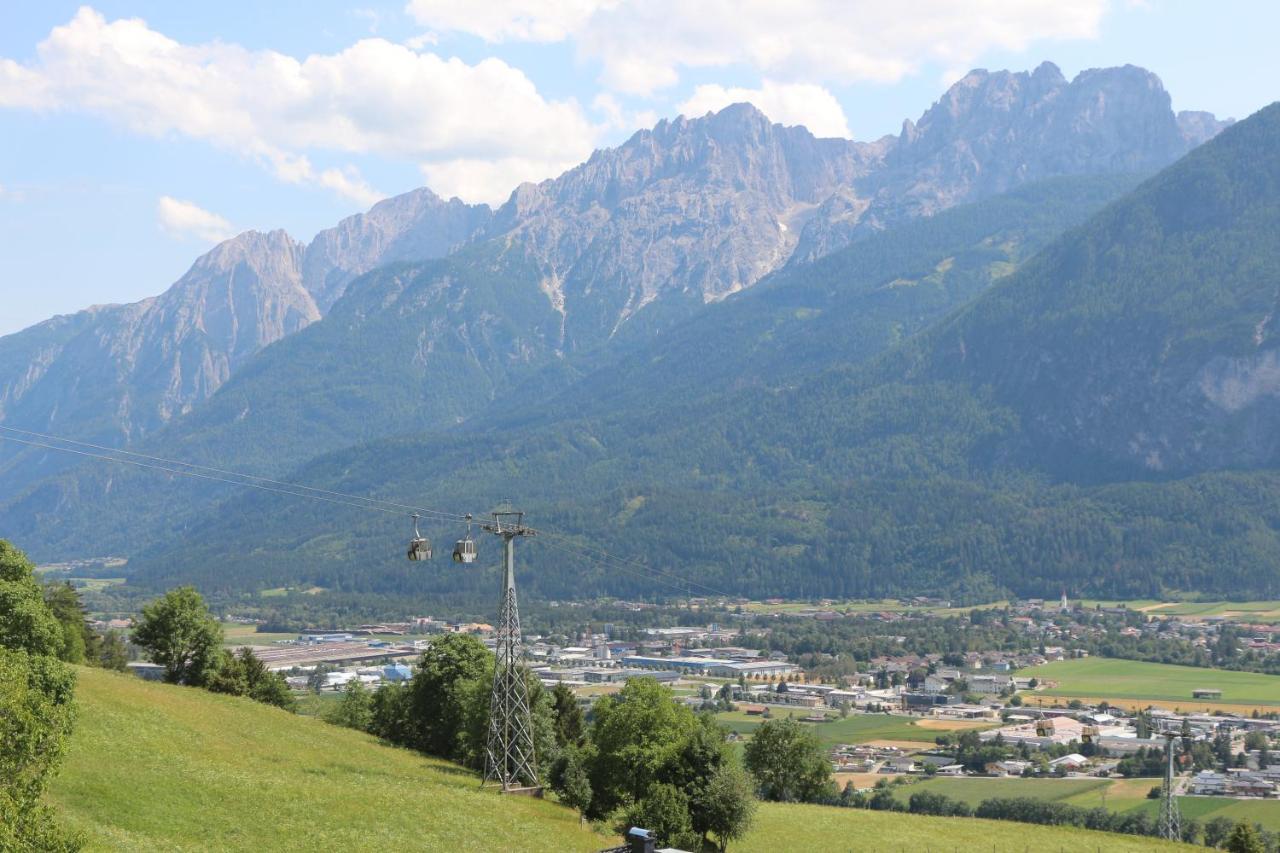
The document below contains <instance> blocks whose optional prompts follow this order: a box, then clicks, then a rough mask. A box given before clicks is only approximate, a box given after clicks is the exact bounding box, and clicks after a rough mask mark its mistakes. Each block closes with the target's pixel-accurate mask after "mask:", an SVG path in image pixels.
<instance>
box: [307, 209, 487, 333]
mask: <svg viewBox="0 0 1280 853" xmlns="http://www.w3.org/2000/svg"><path fill="white" fill-rule="evenodd" d="M492 216H493V212H492V211H491V210H490V209H489V206H488V205H484V204H474V205H473V204H466V203H464V202H462V201H460V200H458V199H456V198H454V199H450V200H449V201H444V200H443V199H441V198H440V197H439V196H438V195H436V194H435V193H433V192H432V191H431V190H429V189H427V188H425V187H423V188H421V189H416V190H413V191H412V192H407V193H405V194H404V195H398V196H396V197H395V198H389V199H386V200H385V201H380V202H378V203H377V204H375V205H374V206H373V207H372V208H371V209H370V210H369V212H368V213H359V214H356V215H355V216H350V217H347V218H346V219H344V220H342V221H341V222H339V223H338V224H337V225H336V226H335V227H333V228H329V229H326V230H324V231H321V232H320V233H319V234H317V235H316V237H315V239H314V240H312V241H311V243H310V245H308V246H307V250H306V253H305V254H304V256H303V262H302V273H303V284H304V286H305V287H306V288H307V290H308V291H310V293H311V295H312V296H313V297H314V298H315V300H316V305H317V306H319V308H320V310H321V311H322V312H326V313H327V312H328V310H329V307H330V306H331V305H333V303H334V302H336V301H337V300H338V298H339V297H340V296H342V294H343V292H344V291H345V290H346V287H347V284H348V283H349V282H350V281H351V280H352V279H353V278H355V277H356V276H359V275H361V274H363V273H366V272H368V271H369V270H371V269H373V268H374V267H377V266H380V265H382V264H388V263H392V262H394V261H422V260H428V259H431V258H442V257H444V256H445V255H447V254H449V253H450V252H452V251H453V250H454V249H456V248H458V247H459V246H461V245H463V244H465V243H467V242H468V241H470V240H471V239H472V238H473V237H474V236H475V235H476V233H477V232H478V231H479V230H480V229H482V228H483V227H484V226H485V225H487V224H488V222H489V220H490V219H491V218H492Z"/></svg>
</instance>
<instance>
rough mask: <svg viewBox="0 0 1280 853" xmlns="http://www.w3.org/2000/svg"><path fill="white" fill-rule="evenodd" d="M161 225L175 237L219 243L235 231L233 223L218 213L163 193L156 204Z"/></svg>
mask: <svg viewBox="0 0 1280 853" xmlns="http://www.w3.org/2000/svg"><path fill="white" fill-rule="evenodd" d="M156 215H157V216H158V217H159V218H160V226H161V227H162V228H164V230H165V231H167V232H169V233H170V234H172V235H173V236H174V237H195V238H197V239H199V240H204V241H206V242H209V243H219V242H221V241H223V240H226V239H227V238H229V237H231V236H232V234H233V233H234V232H233V231H232V228H231V223H230V222H228V221H227V220H225V219H223V218H222V217H221V216H219V215H218V214H216V213H211V212H210V211H207V210H205V209H204V208H203V207H200V206H199V205H197V204H195V203H194V202H190V201H183V200H181V199H177V198H173V197H171V196H167V195H162V196H160V201H159V202H158V203H157V204H156Z"/></svg>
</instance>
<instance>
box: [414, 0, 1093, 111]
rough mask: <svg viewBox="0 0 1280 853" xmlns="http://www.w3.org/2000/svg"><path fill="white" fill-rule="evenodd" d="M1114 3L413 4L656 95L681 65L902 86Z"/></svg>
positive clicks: (655, 0) (1084, 28)
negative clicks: (927, 67)
mask: <svg viewBox="0 0 1280 853" xmlns="http://www.w3.org/2000/svg"><path fill="white" fill-rule="evenodd" d="M1108 5H1109V0H1072V2H1062V0H968V2H964V3H958V2H955V0H899V2H896V3H886V2H884V0H790V2H786V3H779V2H777V0H698V2H694V3H691V2H688V0H566V1H565V2H558V3H556V2H539V0H505V2H487V3H475V2H468V0H412V2H410V3H409V6H408V11H409V12H410V13H411V14H412V15H414V17H415V18H417V19H418V20H419V21H420V22H422V23H424V24H427V25H429V26H432V27H434V28H436V29H438V30H454V31H461V32H467V33H471V34H474V35H477V36H479V37H481V38H483V39H486V40H488V41H492V42H497V41H509V40H524V41H561V40H565V39H572V40H573V41H574V42H575V45H576V48H577V51H578V53H579V54H580V55H581V56H583V57H585V58H588V59H593V60H596V61H598V62H599V63H600V64H601V66H602V75H601V76H602V80H603V81H604V82H605V84H606V85H608V86H609V87H611V88H613V89H616V90H618V91H623V92H628V93H632V94H640V95H647V94H651V93H653V92H654V91H656V90H658V89H662V88H665V87H668V86H671V85H673V84H675V83H676V82H678V80H679V73H680V69H681V68H723V67H728V66H738V65H741V66H747V67H750V68H752V69H754V70H756V71H757V72H759V73H760V74H762V75H765V76H768V77H770V78H772V79H775V80H784V81H787V82H796V81H805V82H814V81H817V82H830V83H852V82H858V81H882V82H892V81H896V80H899V79H901V78H902V77H904V76H905V75H907V74H911V73H914V72H915V71H917V70H919V68H920V67H921V66H922V65H924V64H925V63H940V64H943V65H945V66H946V67H949V68H950V67H956V66H967V65H968V64H970V63H972V62H973V61H974V60H976V59H977V58H978V57H980V56H982V55H983V54H984V53H986V52H987V51H990V50H993V49H999V50H1012V51H1017V50H1022V49H1024V48H1026V47H1027V46H1028V45H1029V44H1031V43H1032V42H1034V41H1037V40H1043V39H1077V38H1093V37H1095V36H1096V35H1097V31H1098V25H1099V23H1100V21H1101V19H1102V16H1103V14H1104V13H1105V12H1106V9H1107V7H1108Z"/></svg>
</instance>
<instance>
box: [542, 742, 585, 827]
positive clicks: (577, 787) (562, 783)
mask: <svg viewBox="0 0 1280 853" xmlns="http://www.w3.org/2000/svg"><path fill="white" fill-rule="evenodd" d="M548 781H549V782H550V783H551V790H553V791H555V792H556V796H558V797H559V798H560V802H562V803H564V804H565V805H566V806H568V807H569V808H571V809H573V810H574V811H576V812H577V813H578V820H579V822H582V821H585V820H586V812H587V809H589V808H590V807H591V778H590V777H589V776H588V775H587V768H586V766H585V765H584V763H583V761H582V755H581V754H580V753H579V751H578V750H577V749H576V748H574V747H572V746H570V747H569V748H567V749H565V750H564V751H563V752H562V753H561V754H560V755H559V757H557V758H556V761H555V763H554V764H553V765H552V766H551V772H550V773H549V774H548Z"/></svg>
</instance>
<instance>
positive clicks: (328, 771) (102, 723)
mask: <svg viewBox="0 0 1280 853" xmlns="http://www.w3.org/2000/svg"><path fill="white" fill-rule="evenodd" d="M79 678H80V686H79V690H78V699H79V703H80V716H79V721H78V722H77V724H76V730H75V733H74V735H73V736H72V740H71V745H70V749H69V752H68V756H67V759H66V762H65V764H64V766H63V768H62V771H61V773H60V774H59V775H58V777H57V778H56V780H55V781H54V785H53V790H52V801H53V803H54V804H55V806H56V807H57V808H58V810H59V812H60V813H61V814H62V816H63V819H64V820H65V821H66V823H67V824H69V825H70V826H72V827H74V828H78V829H82V830H84V831H85V832H86V833H87V834H88V837H89V841H90V844H89V849H90V850H177V851H185V850H191V851H195V850H201V851H203V850H212V849H216V850H246V851H248V850H254V851H257V850H273V851H275V850H282V851H283V850H392V849H419V850H450V851H461V850H495V849H504V850H519V849H528V848H530V847H531V846H537V847H540V848H541V849H544V850H580V851H596V850H600V849H602V848H604V847H607V846H609V845H610V844H612V843H616V839H615V838H613V837H609V836H604V835H601V834H598V833H596V832H593V831H592V830H591V829H590V828H584V827H580V826H579V825H578V818H577V816H576V815H575V814H574V813H572V812H570V811H569V810H567V809H564V808H561V807H560V806H558V805H556V804H554V803H552V802H550V801H544V800H536V799H529V798H523V797H510V798H506V799H502V800H499V799H498V797H499V796H500V795H499V794H497V793H494V792H492V791H487V790H481V789H480V783H479V779H478V778H477V776H476V775H475V774H474V773H472V772H470V771H468V770H464V769H462V768H460V767H457V766H456V765H452V764H449V763H447V762H443V761H436V760H433V759H428V758H425V757H423V756H420V755H417V754H415V753H413V752H409V751H407V750H402V749H394V748H391V747H387V746H383V745H382V744H380V743H378V742H377V741H376V740H374V739H373V738H371V737H369V736H367V735H364V734H361V733H359V732H354V731H350V730H347V729H340V728H337V727H334V726H330V725H328V724H326V723H323V722H321V721H319V720H315V719H308V718H305V717H299V716H294V715H292V714H288V713H286V712H284V711H280V710H277V709H275V708H269V707H267V706H264V705H259V704H256V703H253V702H250V701H247V700H244V699H238V698H234V697H229V696H217V695H214V694H211V693H207V692H205V691H201V690H195V689H190V688H181V687H171V686H168V685H162V684H153V683H148V682H144V681H141V680H139V679H137V678H134V677H132V676H128V675H117V674H115V673H110V672H104V671H102V670H96V669H81V670H80V671H79ZM534 839H536V840H537V843H536V845H535V844H533V843H531V842H533V840H534Z"/></svg>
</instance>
